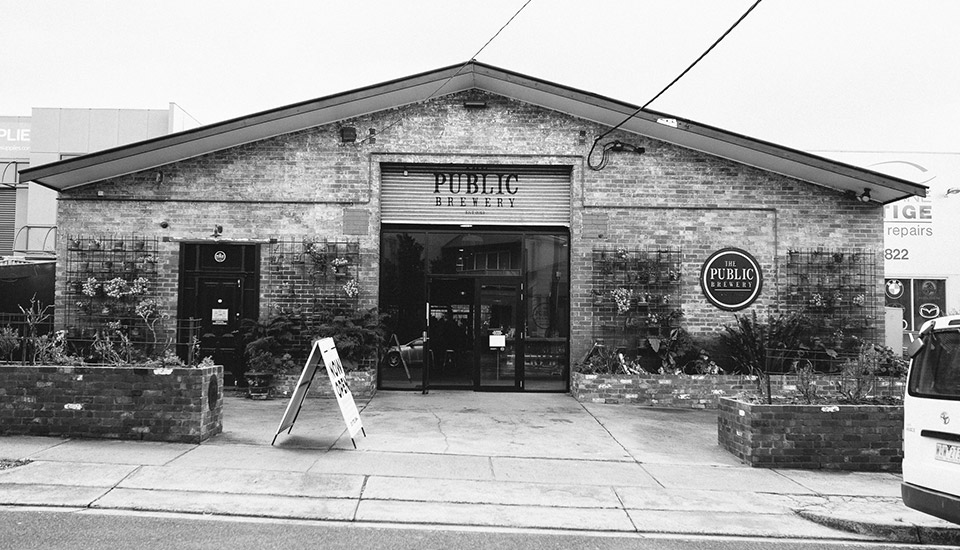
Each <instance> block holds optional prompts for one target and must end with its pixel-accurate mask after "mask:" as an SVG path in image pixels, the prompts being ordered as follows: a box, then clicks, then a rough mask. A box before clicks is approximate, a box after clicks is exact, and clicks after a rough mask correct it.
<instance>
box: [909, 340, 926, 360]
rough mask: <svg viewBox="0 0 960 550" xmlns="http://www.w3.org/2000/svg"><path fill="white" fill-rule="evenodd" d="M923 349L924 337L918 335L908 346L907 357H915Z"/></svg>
mask: <svg viewBox="0 0 960 550" xmlns="http://www.w3.org/2000/svg"><path fill="white" fill-rule="evenodd" d="M921 349H923V338H920V337H919V336H917V337H916V338H914V339H913V342H910V346H909V347H907V357H909V358H910V359H913V358H914V357H915V356H916V355H917V354H918V353H920V350H921Z"/></svg>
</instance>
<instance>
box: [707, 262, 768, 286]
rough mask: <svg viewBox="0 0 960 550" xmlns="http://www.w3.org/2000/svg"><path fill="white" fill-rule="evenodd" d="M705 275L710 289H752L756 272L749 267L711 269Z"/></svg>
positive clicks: (755, 280)
mask: <svg viewBox="0 0 960 550" xmlns="http://www.w3.org/2000/svg"><path fill="white" fill-rule="evenodd" d="M726 263H727V264H733V263H734V262H726ZM707 275H708V276H707V280H708V281H710V288H719V289H723V288H753V287H755V286H756V283H757V271H756V270H755V269H753V268H751V267H732V266H730V267H711V268H710V269H709V270H708V274H707Z"/></svg>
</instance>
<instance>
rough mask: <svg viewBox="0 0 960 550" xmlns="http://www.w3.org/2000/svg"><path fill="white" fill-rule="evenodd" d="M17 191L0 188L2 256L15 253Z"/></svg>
mask: <svg viewBox="0 0 960 550" xmlns="http://www.w3.org/2000/svg"><path fill="white" fill-rule="evenodd" d="M16 212H17V190H16V189H11V188H9V187H0V255H3V254H11V253H13V237H14V231H15V230H16V225H15V221H14V219H15V217H16Z"/></svg>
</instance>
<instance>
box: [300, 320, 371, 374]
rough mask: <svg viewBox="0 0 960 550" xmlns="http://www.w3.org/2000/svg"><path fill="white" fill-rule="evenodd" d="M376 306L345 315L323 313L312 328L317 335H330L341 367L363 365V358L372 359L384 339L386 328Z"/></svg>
mask: <svg viewBox="0 0 960 550" xmlns="http://www.w3.org/2000/svg"><path fill="white" fill-rule="evenodd" d="M385 320H386V315H382V314H380V313H379V312H378V311H377V308H371V309H369V310H367V311H361V312H356V313H354V314H353V315H351V316H347V315H336V314H328V315H326V316H325V317H324V318H323V319H322V321H321V323H320V325H319V326H318V327H317V329H316V334H315V335H316V336H317V337H319V338H328V337H329V338H333V342H334V344H336V346H337V353H338V354H339V355H340V359H341V361H343V363H344V365H343V367H344V370H346V371H349V370H351V369H352V368H356V367H360V368H362V367H363V366H364V361H365V360H367V359H374V360H376V357H377V353H378V352H379V350H380V347H381V346H382V345H383V343H384V341H385V340H386V328H385V327H384V321H385Z"/></svg>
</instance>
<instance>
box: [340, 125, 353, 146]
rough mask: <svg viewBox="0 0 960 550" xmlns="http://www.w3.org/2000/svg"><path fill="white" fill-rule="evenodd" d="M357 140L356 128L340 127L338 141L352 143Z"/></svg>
mask: <svg viewBox="0 0 960 550" xmlns="http://www.w3.org/2000/svg"><path fill="white" fill-rule="evenodd" d="M355 141H357V129H356V128H354V127H353V126H344V127H343V128H340V143H353V142H355Z"/></svg>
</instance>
